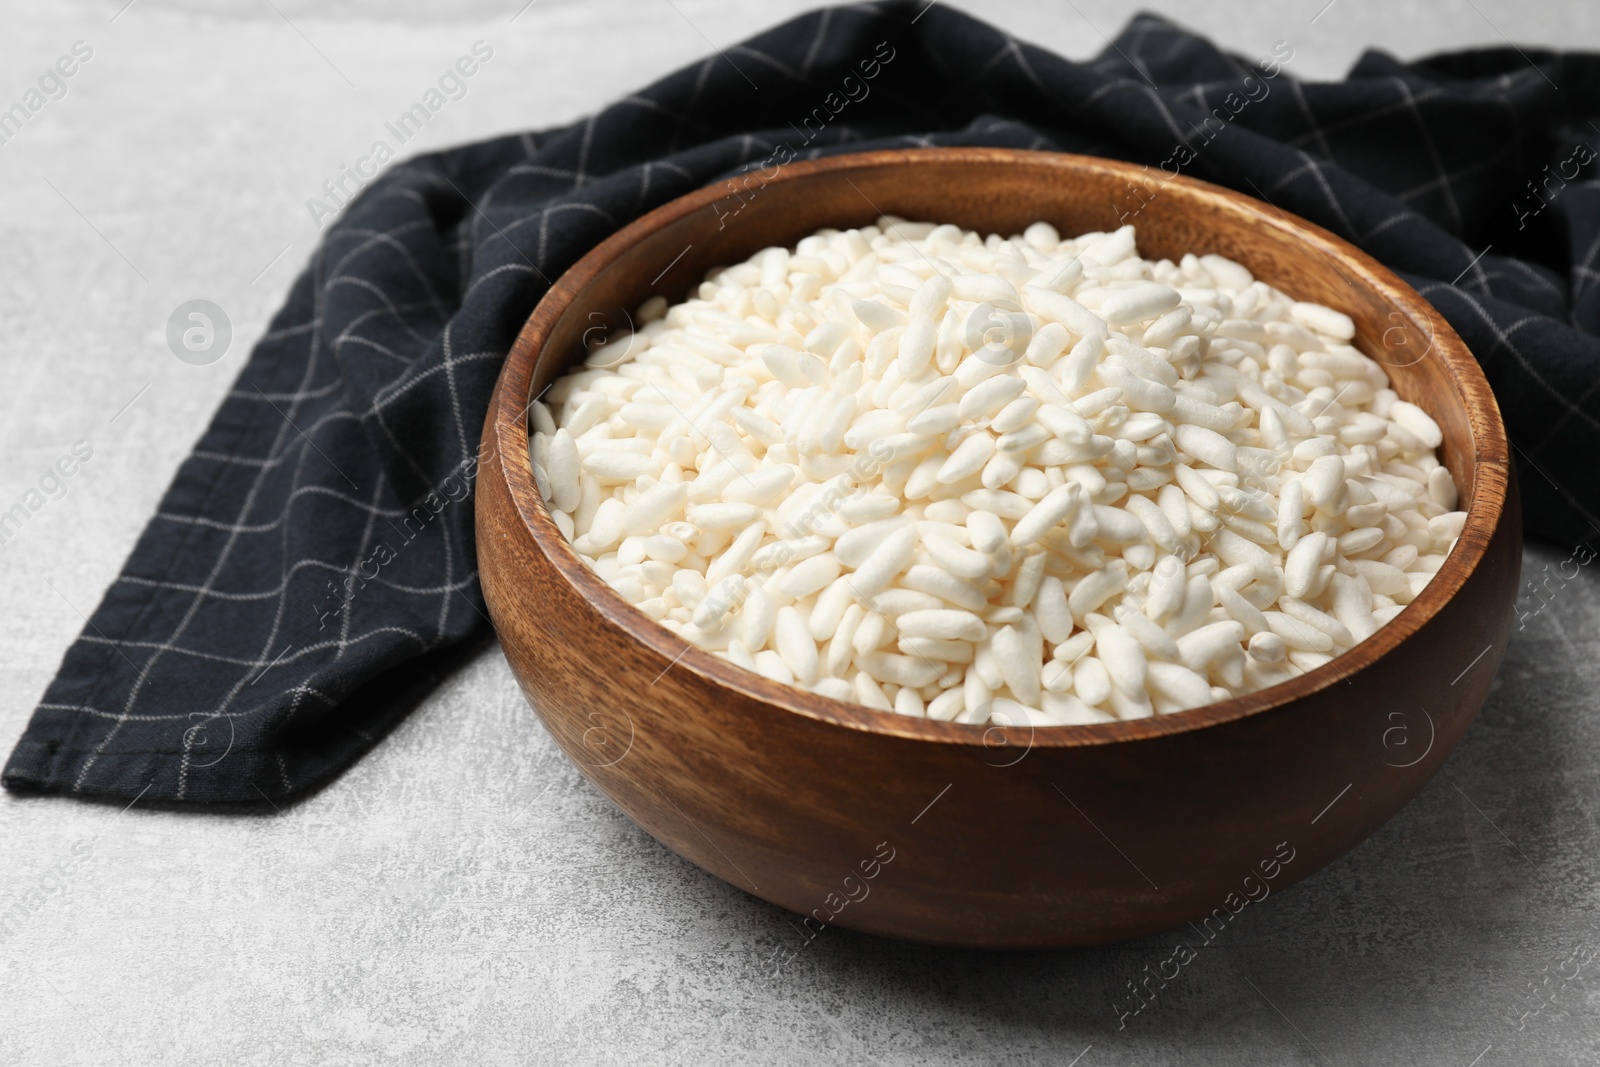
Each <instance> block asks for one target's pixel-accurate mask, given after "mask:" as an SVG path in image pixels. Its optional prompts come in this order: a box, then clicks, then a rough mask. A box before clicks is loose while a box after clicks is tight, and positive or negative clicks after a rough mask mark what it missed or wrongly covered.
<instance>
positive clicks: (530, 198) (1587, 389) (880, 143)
mask: <svg viewBox="0 0 1600 1067" xmlns="http://www.w3.org/2000/svg"><path fill="white" fill-rule="evenodd" d="M1295 70H1296V58H1295V54H1294V48H1293V47H1292V45H1290V44H1287V43H1280V44H1279V45H1276V46H1274V48H1273V49H1272V50H1271V51H1270V52H1268V53H1267V54H1265V55H1263V56H1249V57H1234V56H1230V55H1228V54H1226V53H1224V52H1221V51H1219V50H1218V49H1217V48H1216V47H1215V46H1214V45H1212V44H1211V43H1209V42H1208V41H1206V40H1204V39H1202V38H1199V37H1196V36H1194V35H1192V34H1190V33H1187V32H1185V31H1183V30H1181V29H1178V28H1176V27H1174V26H1172V25H1170V24H1168V23H1166V22H1163V21H1161V20H1159V19H1156V18H1152V17H1148V16H1142V17H1139V18H1136V19H1135V20H1134V21H1133V22H1132V23H1130V24H1129V25H1128V27H1127V28H1126V29H1124V30H1123V31H1122V33H1121V34H1120V35H1119V36H1118V37H1117V39H1116V40H1115V41H1114V42H1113V43H1111V44H1110V45H1109V47H1107V48H1106V50H1105V51H1104V52H1103V53H1102V54H1101V55H1100V56H1098V57H1097V58H1095V59H1093V60H1091V61H1089V62H1085V63H1073V62H1068V61H1067V60H1064V59H1062V58H1061V57H1059V56H1056V55H1053V54H1051V53H1050V52H1046V51H1044V50H1042V49H1039V48H1036V47H1034V46H1032V45H1029V44H1027V43H1026V42H1023V41H1019V40H1016V39H1015V38H1012V37H1010V36H1008V35H1007V34H1005V33H1004V32H1002V31H1000V30H998V29H996V28H995V27H992V26H989V25H986V24H984V23H982V22H979V21H977V20H975V19H973V18H970V17H968V16H966V15H963V14H960V13H958V12H955V11H952V10H950V9H948V8H945V7H942V6H937V5H933V4H927V3H926V0H916V2H907V3H899V2H895V3H883V4H879V5H875V6H874V5H858V6H852V7H840V8H832V9H826V10H822V11H817V12H814V13H812V14H809V15H805V16H802V17H800V18H797V19H795V20H794V21H792V22H788V23H786V24H784V25H782V26H779V27H777V28H776V29H773V30H771V31H769V32H767V33H763V34H761V35H760V36H758V37H755V38H753V39H751V40H750V41H747V42H745V43H744V44H741V45H738V46H735V47H731V48H729V49H727V50H726V52H725V53H717V54H713V55H711V56H708V57H707V58H706V59H704V60H703V61H701V62H699V63H696V64H694V65H693V66H691V67H688V68H686V69H684V70H681V71H679V72H677V73H675V74H672V75H670V76H668V77H666V78H663V79H662V80H661V81H659V82H657V83H656V84H654V85H652V86H649V87H648V88H645V89H642V90H640V91H638V92H636V93H634V94H633V95H631V96H629V97H627V98H626V99H624V100H621V101H619V102H617V103H615V104H613V105H611V106H610V107H608V108H606V109H605V110H603V111H601V112H599V113H598V114H596V115H594V116H592V117H590V118H587V119H584V120H583V121H581V122H577V123H574V124H573V125H571V126H567V127H563V128H560V129H554V130H545V131H540V132H538V133H529V134H522V135H518V136H512V137H501V138H497V139H495V140H492V141H487V142H484V143H481V144H473V145H467V146H465V147H462V148H456V149H452V150H450V151H446V152H440V153H436V154H433V155H427V156H423V157H420V158H417V159H413V160H410V161H408V162H404V163H399V164H396V165H395V166H393V167H392V168H391V169H390V170H389V171H388V172H387V173H386V174H384V175H383V176H382V177H381V178H379V179H378V180H377V181H375V182H373V183H372V184H371V185H370V186H369V187H367V188H366V189H365V190H364V191H363V192H362V193H361V195H360V196H359V197H358V198H357V199H356V200H355V201H354V202H353V203H352V204H351V205H350V207H349V208H348V209H347V210H346V211H345V212H344V214H343V216H342V217H341V218H340V219H339V221H338V222H337V223H336V224H334V225H333V226H332V227H331V228H330V229H329V231H328V234H327V237H326V239H325V240H324V242H323V243H322V246H321V247H320V248H318V249H317V251H316V253H315V254H314V255H313V256H312V259H311V263H310V265H309V266H308V268H307V269H306V271H305V273H304V274H303V275H301V277H300V278H299V279H298V281H296V283H295V285H294V288H293V290H292V291H291V292H290V294H289V298H288V301H287V303H286V305H285V307H284V308H283V310H282V311H281V312H279V314H278V316H277V318H276V319H275V320H274V321H273V324H272V328H271V332H270V333H269V334H268V335H267V336H266V337H265V338H263V340H262V341H261V343H260V344H259V345H258V346H257V347H256V350H255V352H254V353H253V355H252V356H251V357H250V360H249V362H248V364H247V365H246V366H245V368H244V370H243V372H242V373H241V374H240V376H239V380H238V383H237V384H236V385H235V387H234V388H233V390H232V391H231V392H230V393H229V394H228V397H227V399H226V400H225V401H224V403H223V405H222V408H221V410H219V411H218V412H217V415H216V418H215V419H214V420H213V421H212V424H211V426H210V427H209V429H207V431H206V433H205V435H204V436H203V437H202V438H201V440H200V442H199V444H198V445H197V446H196V448H195V451H194V453H193V454H192V455H191V456H190V457H189V458H188V459H187V460H186V461H185V462H184V464H183V466H182V467H181V468H180V469H179V470H178V473H177V476H176V478H175V479H174V481H173V484H172V487H171V489H169V490H168V492H167V494H166V496H165V498H164V499H163V500H162V502H161V506H160V510H159V511H158V512H157V514H156V516H155V517H154V518H153V519H152V520H151V521H150V525H149V526H148V527H147V528H146V529H145V531H144V534H143V536H142V537H141V538H140V539H139V542H138V544H137V545H136V546H135V547H134V550H133V553H132V555H131V556H130V557H129V559H128V562H127V564H126V566H125V567H124V568H123V571H122V574H121V575H120V576H119V577H118V578H117V580H116V581H115V582H114V583H113V584H112V586H111V588H110V590H109V591H108V592H107V593H106V596H105V599H104V600H103V601H102V602H101V604H100V605H99V607H98V608H97V609H96V610H95V612H94V615H93V616H92V618H91V619H90V621H89V623H88V625H87V627H86V628H85V629H84V632H83V634H82V635H81V636H80V637H79V638H78V640H77V641H76V642H75V643H74V644H73V645H72V646H71V648H69V649H68V650H67V653H66V656H65V658H64V660H63V662H62V664H61V668H60V672H59V674H58V675H57V677H56V679H55V680H54V681H53V682H52V683H51V685H50V687H49V689H48V690H47V691H46V693H45V695H44V698H43V700H42V702H41V703H40V705H39V707H38V710H37V711H36V712H35V714H34V716H33V719H32V721H31V723H30V724H29V726H28V728H27V731H26V732H25V733H24V735H23V737H22V739H21V740H20V741H19V742H18V744H17V746H16V750H15V751H14V752H13V753H12V756H11V759H10V762H9V763H8V764H7V766H6V768H5V772H4V783H5V785H6V787H7V788H9V789H12V790H17V791H47V792H57V793H71V794H76V795H80V796H86V797H99V798H107V799H115V800H120V801H127V800H130V799H132V798H134V797H135V796H138V795H140V794H141V793H142V794H143V796H144V799H145V800H146V802H152V801H160V802H166V803H169V804H183V805H194V806H208V805H237V804H265V803H273V804H276V803H277V802H278V801H279V800H282V799H285V798H289V797H293V796H294V795H296V794H299V793H302V792H304V791H306V790H309V789H311V788H313V787H315V786H317V785H319V784H321V783H323V782H326V781H327V780H328V779H330V778H331V777H332V776H334V775H336V774H338V773H339V772H340V771H341V770H343V769H344V768H345V767H347V766H349V764H350V763H351V762H352V761H354V760H355V759H356V758H357V757H358V756H360V754H361V753H362V752H363V751H365V750H366V749H367V748H368V747H370V746H371V745H372V744H373V743H374V742H375V741H376V740H377V739H378V738H379V737H380V736H381V735H382V734H383V733H384V731H385V730H387V729H389V728H390V727H391V726H393V725H394V723H395V722H397V721H398V720H399V719H400V718H401V717H402V716H403V715H404V714H405V713H406V712H407V711H408V710H409V709H410V708H411V707H412V706H414V704H415V703H416V701H417V700H418V699H419V698H420V697H421V696H422V695H423V694H424V693H425V692H426V691H427V690H428V688H429V687H430V686H431V685H432V684H433V682H434V681H435V680H436V679H437V677H438V676H439V675H440V674H441V672H443V671H445V670H448V669H449V668H450V666H451V664H452V661H453V659H454V658H455V657H456V655H458V654H459V653H458V651H456V652H453V651H452V650H459V649H460V648H461V647H462V646H463V644H464V642H467V641H468V640H469V639H470V638H473V637H474V636H476V635H482V634H484V633H485V632H486V631H487V629H488V626H489V623H488V619H487V618H486V616H485V613H484V604H483V596H482V593H481V592H480V590H479V587H478V579H477V565H476V562H475V556H474V551H473V523H472V501H471V495H472V488H473V476H474V474H475V473H476V467H477V460H476V449H477V442H478V435H479V430H480V428H481V425H482V422H483V417H484V412H485V409H486V407H487V404H488V399H489V393H490V390H491V389H492V387H493V385H494V380H495V376H496V373H497V372H498V370H499V368H500V364H501V360H502V358H503V357H504V355H505V353H506V351H507V349H508V348H509V347H510V345H511V342H512V339H513V338H514V337H515V336H516V334H517V331H518V330H519V329H520V328H521V326H522V324H523V321H524V320H525V319H526V318H527V316H528V314H529V312H530V311H531V310H532V309H533V306H534V304H535V303H536V302H537V301H538V299H539V297H540V296H541V295H542V294H543V293H544V291H545V289H546V288H547V287H548V286H549V284H550V280H551V279H552V278H555V277H556V276H557V275H559V274H560V273H561V272H562V271H563V270H565V269H566V268H567V267H568V266H569V265H571V264H572V263H573V262H574V261H575V260H577V259H578V258H579V257H580V256H581V255H582V254H583V253H584V252H585V251H587V250H588V249H589V248H591V247H593V246H594V245H595V244H596V243H597V242H599V241H600V240H601V239H602V238H604V237H605V236H606V235H608V234H610V233H611V232H613V231H614V230H616V229H617V228H619V227H620V226H622V225H624V224H625V223H627V222H628V221H629V220H631V219H634V218H636V217H637V216H639V215H641V214H643V213H644V212H646V211H649V210H650V209H651V208H654V207H656V206H658V205H660V204H662V203H664V202H666V201H668V200H670V199H672V198H674V197H676V196H679V195H680V194H683V193H686V192H688V191H690V190H691V189H694V188H696V187H698V186H700V185H703V184H705V183H707V182H709V181H712V180H714V179H718V178H724V177H727V176H729V175H730V174H733V173H736V172H738V171H740V170H744V169H747V168H752V167H765V166H769V165H770V160H772V159H773V158H779V159H782V158H786V156H787V155H789V154H792V155H793V156H795V157H799V158H805V157H809V156H815V155H822V154H827V153H833V152H840V151H856V150H861V149H868V148H885V147H907V146H913V145H1001V146H1010V147H1016V148H1032V149H1059V150H1064V151H1070V152H1086V153H1091V154H1096V155H1103V156H1114V157H1118V158H1122V159H1130V160H1135V161H1138V162H1142V163H1145V164H1148V165H1149V166H1151V167H1152V168H1162V167H1165V168H1166V169H1167V170H1168V172H1169V173H1170V172H1173V171H1181V172H1182V173H1185V174H1189V175H1193V176H1195V177H1200V178H1205V179H1209V180H1210V181H1213V182H1219V183H1221V184H1223V185H1227V186H1230V187H1232V188H1235V189H1238V190H1240V191H1242V192H1245V193H1249V194H1252V195H1254V196H1257V197H1261V198H1263V199H1266V200H1269V201H1270V202H1271V203H1273V204H1275V205H1277V206H1278V207H1280V208H1282V209H1283V210H1285V211H1289V212H1294V213H1296V214H1299V215H1303V216H1305V217H1307V218H1309V219H1311V220H1313V221H1315V222H1317V223H1320V224H1321V225H1323V226H1325V227H1327V228H1328V229H1330V230H1332V231H1333V232H1335V233H1337V234H1339V235H1341V236H1342V237H1344V238H1346V239H1348V240H1350V241H1352V242H1354V243H1355V244H1356V245H1358V246H1360V247H1362V248H1364V249H1366V250H1367V251H1368V252H1370V253H1372V254H1373V255H1374V256H1376V257H1377V258H1378V259H1380V260H1382V261H1383V262H1384V263H1386V264H1388V265H1389V266H1390V267H1392V268H1394V269H1395V270H1397V271H1399V272H1400V273H1401V274H1402V275H1403V276H1404V277H1405V278H1407V280H1409V281H1410V282H1411V283H1412V284H1414V285H1415V286H1416V287H1417V288H1418V289H1419V290H1421V292H1422V293H1423V295H1424V296H1426V297H1427V298H1428V299H1429V300H1431V301H1432V302H1433V303H1434V305H1435V306H1436V307H1437V308H1438V310H1439V311H1440V312H1441V313H1442V314H1443V316H1444V317H1445V318H1446V319H1448V320H1449V322H1450V324H1451V325H1452V326H1454V327H1455V328H1456V330H1457V331H1459V332H1460V334H1461V335H1462V336H1463V337H1464V338H1465V339H1466V341H1467V343H1468V344H1469V345H1470V346H1471V347H1472V349H1473V351H1474V352H1475V353H1476V354H1477V356H1478V359H1479V360H1480V361H1481V363H1482V364H1483V367H1484V370H1485V371H1486V372H1487V374H1488V376H1489V380H1490V382H1491V383H1492V384H1493V386H1494V389H1495V392H1496V394H1497V395H1498V397H1499V400H1500V404H1501V408H1502V410H1503V411H1504V413H1505V417H1506V422H1507V424H1508V426H1509V428H1510V432H1511V436H1512V440H1513V442H1514V444H1515V446H1516V455H1517V457H1518V459H1519V461H1520V463H1521V477H1522V493H1523V500H1524V507H1525V510H1526V519H1527V526H1528V529H1529V530H1530V532H1532V533H1534V534H1537V535H1542V536H1545V537H1550V538H1555V539H1557V540H1561V541H1565V542H1567V543H1568V544H1571V543H1573V542H1575V541H1578V540H1580V539H1586V538H1590V537H1592V536H1594V535H1595V534H1596V533H1600V525H1597V521H1600V520H1597V519H1596V517H1595V516H1596V513H1597V512H1600V476H1597V475H1596V474H1595V466H1596V463H1597V458H1600V337H1597V336H1596V334H1597V331H1600V288H1597V285H1596V282H1597V281H1600V263H1597V257H1600V183H1597V182H1596V181H1595V180H1594V173H1595V167H1594V165H1593V160H1594V158H1595V155H1596V152H1595V149H1594V147H1592V146H1594V145H1597V144H1600V127H1597V125H1596V123H1597V122H1600V118H1597V116H1600V58H1597V57H1596V56H1593V55H1554V54H1551V53H1548V52H1531V53H1528V54H1524V53H1523V52H1521V51H1518V50H1516V49H1512V48H1504V49H1488V50H1483V51H1475V52H1468V53H1461V54H1456V55H1448V56H1440V57H1437V58H1434V59H1429V60H1424V61H1421V62H1417V63H1409V64H1407V63H1400V62H1397V61H1396V60H1394V59H1391V58H1389V57H1388V56H1385V55H1383V54H1381V53H1376V52H1372V53H1368V54H1367V55H1366V56H1364V57H1363V58H1362V59H1361V60H1360V62H1359V63H1357V64H1356V67H1355V69H1354V70H1352V71H1351V72H1350V76H1349V77H1348V78H1347V79H1346V80H1345V81H1343V82H1339V83H1336V84H1316V83H1308V82H1303V81H1300V80H1299V79H1297V78H1296V76H1295ZM781 145H787V146H788V152H787V153H786V152H784V150H783V149H781V148H780V146H781ZM775 153H776V156H775ZM1130 197H1133V198H1134V199H1130V201H1129V205H1128V206H1129V209H1130V211H1132V210H1135V209H1136V208H1137V199H1136V198H1137V193H1134V192H1130Z"/></svg>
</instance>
